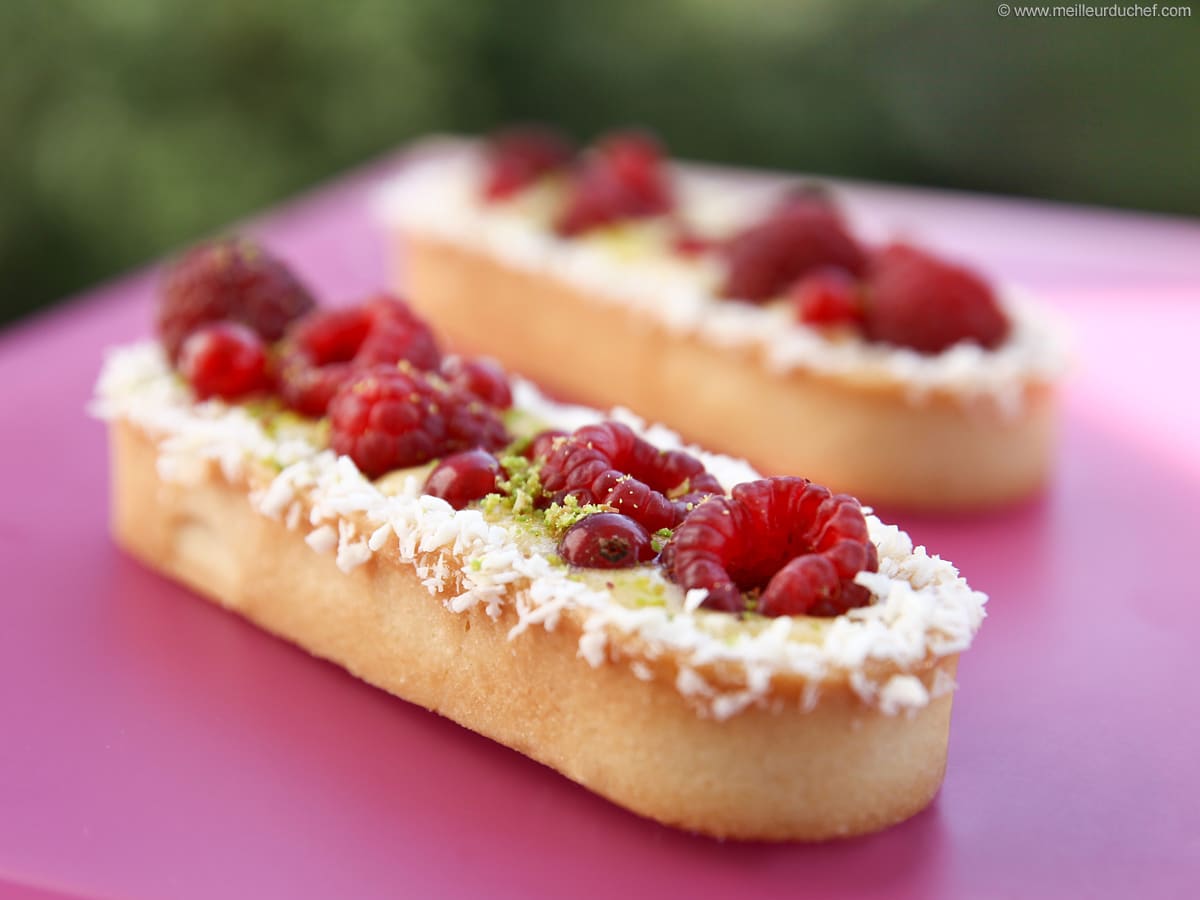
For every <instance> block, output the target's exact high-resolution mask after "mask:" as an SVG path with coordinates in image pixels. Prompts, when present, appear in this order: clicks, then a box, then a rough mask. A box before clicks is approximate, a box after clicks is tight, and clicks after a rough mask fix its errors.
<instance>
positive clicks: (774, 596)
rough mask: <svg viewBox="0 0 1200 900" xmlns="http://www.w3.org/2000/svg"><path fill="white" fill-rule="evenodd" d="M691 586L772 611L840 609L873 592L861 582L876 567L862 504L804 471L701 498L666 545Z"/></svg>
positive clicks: (718, 598) (720, 603) (720, 600)
mask: <svg viewBox="0 0 1200 900" xmlns="http://www.w3.org/2000/svg"><path fill="white" fill-rule="evenodd" d="M663 555H664V560H665V562H666V565H667V567H668V572H669V574H670V575H671V576H672V577H673V578H674V579H675V581H677V582H678V583H679V585H680V586H681V587H682V588H683V589H684V590H691V589H693V588H704V589H705V590H707V591H708V596H707V597H706V598H705V600H704V604H703V605H704V606H705V607H707V608H709V609H716V610H724V611H727V612H741V611H743V610H745V609H747V596H749V598H750V599H751V600H753V601H754V605H755V610H756V611H757V612H759V613H761V614H762V615H765V616H783V615H808V616H836V615H840V614H842V613H844V612H846V611H847V610H849V609H852V608H854V607H856V606H863V605H864V604H866V603H867V602H868V600H869V599H870V593H869V592H868V591H867V589H866V588H864V587H862V586H861V585H858V584H855V583H854V576H855V575H857V574H858V573H859V572H864V571H866V572H873V571H875V570H876V569H877V568H878V554H877V551H876V549H875V545H874V544H873V543H872V542H871V540H870V537H869V535H868V533H867V522H866V519H865V518H864V516H863V512H862V508H861V507H860V506H859V504H858V501H857V500H855V499H854V498H853V497H849V496H847V495H845V494H830V492H829V491H828V489H826V488H823V487H821V486H819V485H815V484H812V483H810V482H809V481H808V480H807V479H804V478H787V477H779V478H766V479H763V480H760V481H750V482H746V483H745V484H739V485H738V486H737V487H735V488H734V489H733V492H732V496H730V497H712V498H710V499H708V500H706V501H705V502H703V503H701V504H700V505H699V506H698V507H697V508H696V509H695V510H693V511H692V512H691V514H689V515H688V517H687V518H686V519H685V520H684V521H683V523H682V524H681V525H680V526H679V527H678V529H677V530H676V531H675V535H674V537H673V538H672V539H671V542H670V543H669V544H668V545H667V548H666V549H665V550H664V554H663Z"/></svg>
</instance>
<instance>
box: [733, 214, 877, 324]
mask: <svg viewBox="0 0 1200 900" xmlns="http://www.w3.org/2000/svg"><path fill="white" fill-rule="evenodd" d="M724 251H725V259H726V263H727V265H728V271H727V274H726V278H725V284H724V285H723V286H722V288H721V294H722V295H723V296H726V297H731V298H733V299H735V300H749V301H752V302H761V301H764V300H770V299H771V298H772V297H777V296H779V295H780V294H782V293H783V292H784V291H785V290H786V289H787V288H788V286H789V285H791V284H794V283H795V282H796V280H797V279H799V278H800V277H801V276H803V275H806V274H808V273H809V272H811V271H813V270H814V269H818V268H822V267H833V268H837V269H844V270H845V271H847V272H850V273H852V274H854V275H858V274H861V273H862V271H863V269H864V268H865V265H866V258H865V256H864V255H863V251H862V249H861V248H860V247H859V245H858V243H857V242H856V241H855V240H854V238H853V237H851V236H850V233H849V232H848V231H847V230H846V226H845V225H844V223H843V222H842V219H841V216H840V215H839V214H838V211H837V210H836V209H835V208H834V207H833V206H831V205H829V204H828V203H826V202H824V201H821V200H817V199H814V198H812V197H811V196H804V197H793V198H791V199H789V200H787V201H785V203H784V204H782V205H781V206H780V207H779V208H778V209H776V210H774V211H773V212H772V213H771V214H770V215H768V217H767V218H766V220H764V221H762V222H760V223H758V224H757V225H753V226H751V227H749V228H747V229H746V230H744V231H742V232H741V233H740V234H737V235H735V236H734V237H733V238H732V239H731V240H730V241H729V242H728V243H727V244H726V245H725V248H724Z"/></svg>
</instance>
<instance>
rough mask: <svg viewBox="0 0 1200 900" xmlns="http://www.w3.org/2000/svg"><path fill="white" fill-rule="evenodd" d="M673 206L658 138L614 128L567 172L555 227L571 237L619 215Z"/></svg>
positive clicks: (637, 214)
mask: <svg viewBox="0 0 1200 900" xmlns="http://www.w3.org/2000/svg"><path fill="white" fill-rule="evenodd" d="M673 206H674V199H673V195H672V191H671V182H670V175H669V173H668V171H667V166H666V164H665V162H664V160H663V154H662V149H661V147H659V145H658V142H657V141H656V140H655V139H654V138H653V137H651V136H649V135H647V134H643V133H641V132H620V133H617V134H612V135H609V136H608V137H606V138H604V139H603V140H601V141H600V142H599V143H597V144H596V145H595V146H594V147H592V148H591V149H590V150H589V151H588V152H587V153H586V154H585V156H584V158H583V160H582V161H581V162H580V164H579V166H578V167H577V168H576V171H575V172H574V173H573V176H572V179H571V184H570V187H569V193H568V197H567V203H566V207H565V209H564V210H563V213H562V215H561V217H560V218H559V220H558V223H557V229H558V232H559V233H560V234H562V235H564V236H572V235H577V234H582V233H583V232H586V231H589V230H591V229H593V228H598V227H601V226H604V225H611V224H613V223H615V222H619V221H621V220H623V219H636V218H644V217H647V216H657V215H662V214H664V213H667V212H670V211H671V209H672V207H673Z"/></svg>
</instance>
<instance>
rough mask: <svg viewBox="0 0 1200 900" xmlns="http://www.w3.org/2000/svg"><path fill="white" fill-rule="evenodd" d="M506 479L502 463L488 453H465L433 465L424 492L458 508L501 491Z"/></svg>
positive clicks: (466, 451)
mask: <svg viewBox="0 0 1200 900" xmlns="http://www.w3.org/2000/svg"><path fill="white" fill-rule="evenodd" d="M503 477H505V476H504V470H503V469H502V468H500V462H499V461H498V460H497V459H496V457H494V456H493V455H492V454H490V453H488V452H487V451H486V450H464V451H463V452H461V453H455V454H452V455H451V456H447V457H446V458H445V459H443V460H442V461H441V462H440V463H438V464H437V465H436V466H434V469H433V471H432V472H430V473H429V478H428V480H427V481H426V482H425V493H427V494H431V495H433V496H434V497H441V498H442V499H443V500H445V501H446V502H447V503H449V504H450V505H451V506H453V507H454V508H455V509H462V508H463V507H465V506H466V505H467V504H468V503H470V502H471V501H472V500H479V499H480V498H482V497H486V496H487V495H488V494H492V493H495V492H496V491H498V490H499V489H500V479H501V478H503Z"/></svg>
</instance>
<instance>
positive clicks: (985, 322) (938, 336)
mask: <svg viewBox="0 0 1200 900" xmlns="http://www.w3.org/2000/svg"><path fill="white" fill-rule="evenodd" d="M866 291H867V318H866V323H865V325H866V336H867V337H868V338H869V339H870V340H873V341H882V342H884V343H888V344H895V345H897V346H901V347H911V348H912V349H914V350H918V351H920V352H921V353H940V352H941V351H943V350H945V349H947V348H948V347H951V346H953V345H954V344H957V343H959V342H960V341H971V342H973V343H976V344H979V345H980V346H982V347H985V348H988V349H991V348H994V347H996V346H998V345H999V344H1001V343H1002V342H1003V341H1004V339H1005V338H1006V337H1007V336H1008V332H1009V327H1010V326H1009V322H1008V318H1007V317H1006V316H1005V314H1004V312H1003V310H1001V308H1000V306H999V304H998V303H997V302H996V297H995V295H994V294H993V293H992V289H991V288H990V287H989V286H988V285H987V283H986V282H985V281H983V279H981V278H980V277H979V276H978V275H976V274H975V273H974V272H971V271H969V270H967V269H964V268H962V267H960V266H956V265H952V264H950V263H947V262H943V261H942V260H939V259H937V258H935V257H933V256H931V255H930V254H928V253H926V252H924V251H922V250H918V249H917V248H915V247H911V246H908V245H907V244H892V245H890V246H888V247H885V248H884V249H883V250H881V251H880V252H879V253H878V254H876V256H875V257H874V259H873V260H872V261H871V268H870V272H869V274H868V276H867V282H866Z"/></svg>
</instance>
